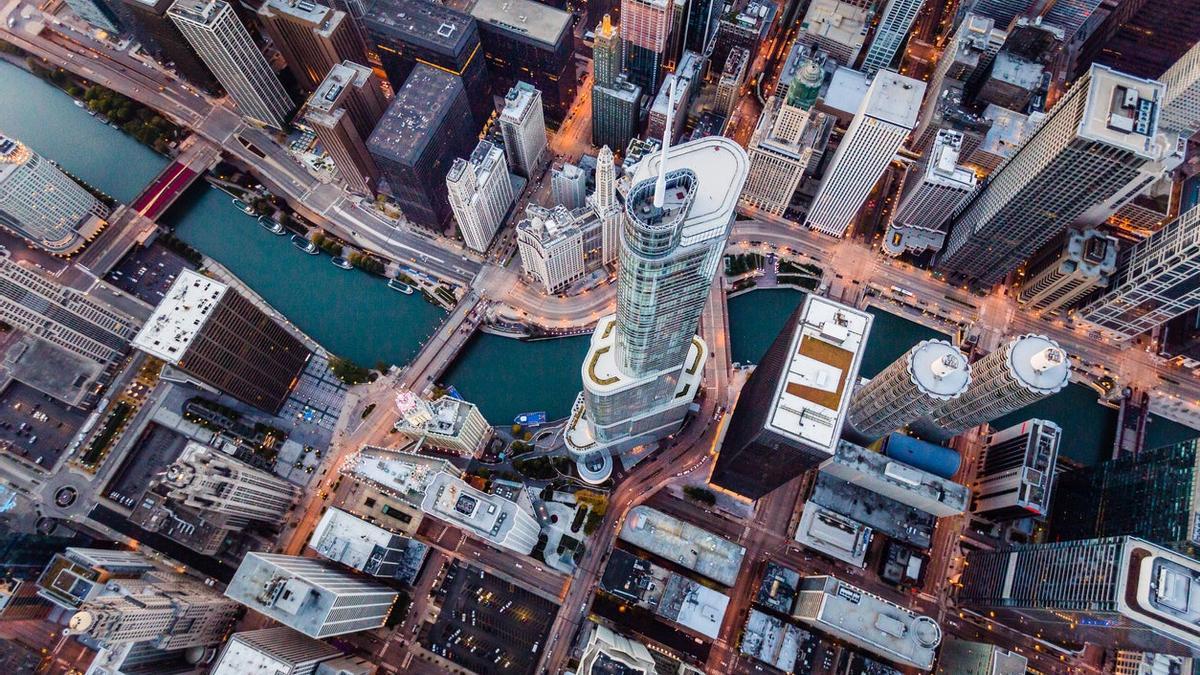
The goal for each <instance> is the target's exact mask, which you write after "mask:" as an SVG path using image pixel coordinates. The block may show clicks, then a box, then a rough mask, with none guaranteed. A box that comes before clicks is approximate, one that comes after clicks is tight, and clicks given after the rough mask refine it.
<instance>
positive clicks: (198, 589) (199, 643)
mask: <svg viewBox="0 0 1200 675" xmlns="http://www.w3.org/2000/svg"><path fill="white" fill-rule="evenodd" d="M160 574H161V576H160V577H159V578H157V579H153V580H148V579H141V580H138V581H139V582H144V581H150V582H151V583H149V584H145V585H143V584H141V583H138V582H130V583H129V586H128V588H127V589H124V590H121V589H120V588H118V589H116V590H113V589H109V590H108V591H107V592H106V593H105V594H103V595H101V596H98V597H96V598H93V599H91V600H88V601H87V602H85V603H83V605H82V606H81V607H80V608H79V611H77V612H75V614H74V615H73V616H71V619H70V622H69V623H68V624H67V629H66V630H65V631H63V633H64V635H81V636H86V637H88V638H89V639H91V640H94V641H95V642H97V643H98V644H100V645H102V646H104V647H106V648H110V649H111V648H115V647H117V646H119V645H123V644H129V643H143V642H144V643H150V644H151V645H153V646H154V647H155V648H156V649H162V650H176V649H191V648H193V647H208V646H211V645H216V644H220V643H221V641H222V640H224V639H225V634H226V633H228V632H229V629H230V628H232V627H233V623H234V621H236V620H237V617H238V615H239V614H240V613H241V608H239V607H238V605H237V603H236V602H233V601H232V600H229V599H227V598H223V597H221V596H220V595H218V594H217V593H216V591H214V590H212V589H210V588H208V587H207V586H205V585H204V584H201V583H200V582H198V581H193V580H191V579H188V578H186V577H183V576H181V575H176V578H174V579H168V578H166V576H165V575H166V573H160Z"/></svg>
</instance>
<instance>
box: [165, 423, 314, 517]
mask: <svg viewBox="0 0 1200 675" xmlns="http://www.w3.org/2000/svg"><path fill="white" fill-rule="evenodd" d="M163 484H164V485H165V486H166V487H167V489H168V492H167V496H168V497H170V498H171V499H174V500H176V501H178V502H180V503H182V504H184V505H185V506H190V507H193V508H197V509H201V510H206V511H213V512H216V513H224V514H227V515H229V516H232V517H235V518H237V519H239V520H246V521H249V520H258V521H263V522H267V523H280V522H283V520H284V519H285V518H286V516H287V513H288V511H289V510H290V509H291V508H292V505H293V504H294V503H295V502H296V499H297V498H298V497H299V496H300V489H299V488H297V487H296V486H295V485H293V484H291V483H289V482H287V481H285V480H283V479H282V478H279V477H277V476H274V475H272V474H270V473H267V472H266V471H263V470H262V469H256V468H254V467H252V466H250V465H249V464H246V463H245V462H242V461H240V460H237V459H234V458H233V457H232V456H231V455H227V454H225V453H223V452H220V451H218V450H214V449H212V448H210V447H208V446H206V445H201V444H200V443H196V442H195V441H189V442H188V444H187V446H186V447H185V448H184V449H183V452H182V453H181V454H180V455H179V459H177V460H175V462H174V463H173V464H172V465H171V466H170V468H168V469H167V474H166V476H165V477H164V478H163Z"/></svg>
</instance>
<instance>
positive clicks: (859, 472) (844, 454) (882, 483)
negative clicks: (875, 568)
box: [821, 441, 971, 562]
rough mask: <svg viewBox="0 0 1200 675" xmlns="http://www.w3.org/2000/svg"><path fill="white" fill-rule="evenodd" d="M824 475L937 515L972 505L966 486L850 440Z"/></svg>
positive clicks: (825, 467) (951, 513)
mask: <svg viewBox="0 0 1200 675" xmlns="http://www.w3.org/2000/svg"><path fill="white" fill-rule="evenodd" d="M821 476H822V477H832V478H836V479H839V480H840V481H842V482H843V483H844V485H845V486H847V487H848V486H854V488H859V489H861V490H869V491H870V492H873V493H875V494H877V495H880V496H882V497H885V498H887V499H888V500H891V501H893V502H898V503H900V504H903V505H905V506H910V507H912V508H914V509H917V510H920V511H924V512H925V513H928V514H930V515H932V516H934V517H937V518H945V517H947V516H955V515H959V514H961V513H964V512H966V510H967V508H968V507H969V506H970V505H971V490H970V488H968V487H967V486H965V485H961V484H959V483H955V482H953V481H951V480H950V479H948V478H943V477H941V476H938V475H936V474H933V473H930V472H928V471H925V470H923V469H918V468H916V467H914V466H910V465H908V464H905V463H903V462H900V461H898V460H896V459H894V458H892V457H889V456H887V455H884V454H883V453H879V452H875V451H874V450H868V449H866V448H864V447H862V446H860V445H855V444H854V443H851V442H849V441H841V442H839V443H838V444H837V450H836V451H835V452H834V453H833V456H831V457H829V458H828V459H826V460H825V461H824V462H822V463H821ZM860 562H861V561H860Z"/></svg>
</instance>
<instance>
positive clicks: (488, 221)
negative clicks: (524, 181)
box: [446, 141, 516, 253]
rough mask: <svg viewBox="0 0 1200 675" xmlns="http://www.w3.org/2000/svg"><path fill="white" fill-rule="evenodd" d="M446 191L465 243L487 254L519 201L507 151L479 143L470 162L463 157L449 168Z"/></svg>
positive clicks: (474, 249) (489, 144)
mask: <svg viewBox="0 0 1200 675" xmlns="http://www.w3.org/2000/svg"><path fill="white" fill-rule="evenodd" d="M446 190H447V192H448V194H449V197H450V208H451V210H453V211H454V220H455V221H456V222H457V223H458V233H459V235H461V236H462V238H463V242H464V243H466V245H467V248H469V249H471V250H472V251H477V252H479V253H484V252H486V251H487V249H488V246H489V245H490V244H491V243H492V239H494V238H495V237H496V232H498V231H500V228H501V227H503V226H504V219H505V216H507V215H508V211H509V209H511V208H512V205H513V201H514V200H515V199H516V194H515V193H514V192H513V184H512V178H511V177H509V175H508V163H507V162H506V161H505V160H504V151H503V150H501V149H500V147H499V146H496V145H492V144H491V143H489V142H488V141H479V144H478V145H476V146H475V149H474V150H473V151H472V152H471V157H470V158H469V159H462V158H461V157H460V158H458V159H455V160H454V163H453V164H451V165H450V171H449V172H448V173H447V174H446Z"/></svg>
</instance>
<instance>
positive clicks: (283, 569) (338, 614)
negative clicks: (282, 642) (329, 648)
mask: <svg viewBox="0 0 1200 675" xmlns="http://www.w3.org/2000/svg"><path fill="white" fill-rule="evenodd" d="M225 595H226V597H229V598H232V599H233V600H236V601H238V602H240V603H241V604H243V605H245V606H246V607H249V608H250V609H252V610H254V611H256V612H258V613H260V614H263V615H265V616H267V617H268V618H271V619H274V620H275V621H278V622H279V623H281V624H283V625H285V626H287V627H289V628H292V629H295V630H297V631H299V632H301V633H303V634H305V635H307V636H309V637H312V638H326V637H331V636H334V635H345V634H346V633H354V632H357V631H361V630H371V629H373V628H379V627H380V626H383V624H384V622H385V621H386V620H387V617H388V614H390V613H391V611H392V605H393V604H395V602H396V592H395V591H393V590H392V589H390V588H388V587H387V586H384V585H383V584H381V583H379V582H378V581H375V580H374V579H371V578H369V577H364V576H362V575H359V574H353V573H351V572H347V571H345V570H344V569H343V568H341V567H338V566H337V565H336V564H335V563H332V562H329V561H326V560H319V559H316V558H300V557H297V556H290V555H280V554H277V553H249V554H247V555H246V557H245V558H243V559H242V563H241V565H240V566H239V567H238V570H237V574H235V575H234V577H233V580H232V581H230V582H229V587H228V588H226V589H225Z"/></svg>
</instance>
